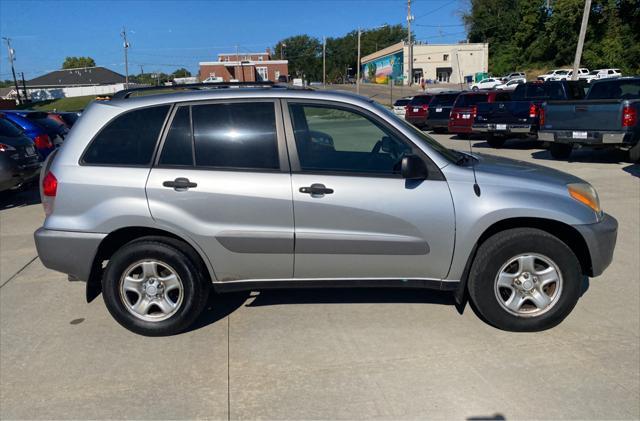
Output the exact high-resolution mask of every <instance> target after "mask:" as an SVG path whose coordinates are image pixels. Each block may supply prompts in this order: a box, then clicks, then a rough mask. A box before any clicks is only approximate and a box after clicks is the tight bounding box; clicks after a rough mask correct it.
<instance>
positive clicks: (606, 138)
mask: <svg viewBox="0 0 640 421" xmlns="http://www.w3.org/2000/svg"><path fill="white" fill-rule="evenodd" d="M576 133H586V137H585V138H575V137H574V131H573V130H554V131H539V132H538V140H542V141H544V142H556V143H579V144H583V145H624V144H627V145H629V146H632V145H633V144H634V143H636V142H633V133H631V132H600V131H587V130H581V131H576Z"/></svg>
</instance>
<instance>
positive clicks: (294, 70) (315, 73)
mask: <svg viewBox="0 0 640 421" xmlns="http://www.w3.org/2000/svg"><path fill="white" fill-rule="evenodd" d="M274 55H275V57H277V58H280V57H284V58H285V59H287V60H289V74H290V75H292V76H297V77H303V78H305V79H307V80H321V79H322V75H321V73H322V70H321V69H322V43H321V42H320V41H319V40H318V39H317V38H313V37H310V36H309V35H295V36H292V37H288V38H285V39H283V40H281V41H279V42H278V43H277V44H276V46H275V47H274Z"/></svg>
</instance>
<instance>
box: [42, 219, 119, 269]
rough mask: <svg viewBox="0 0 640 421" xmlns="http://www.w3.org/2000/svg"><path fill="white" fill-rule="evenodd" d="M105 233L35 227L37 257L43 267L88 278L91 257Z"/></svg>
mask: <svg viewBox="0 0 640 421" xmlns="http://www.w3.org/2000/svg"><path fill="white" fill-rule="evenodd" d="M106 236H107V234H100V233H92V232H73V231H58V230H50V229H45V228H44V227H42V228H38V230H37V231H36V232H35V233H34V239H35V242H36V249H37V251H38V257H40V260H41V261H42V264H43V265H45V267H47V268H49V269H52V270H55V271H58V272H62V273H66V274H69V275H71V276H73V277H74V278H78V279H79V280H82V281H87V280H88V279H89V275H90V274H91V267H92V265H93V259H94V258H95V256H96V253H97V251H98V247H99V246H100V243H101V242H102V240H103V239H104V238H105V237H106Z"/></svg>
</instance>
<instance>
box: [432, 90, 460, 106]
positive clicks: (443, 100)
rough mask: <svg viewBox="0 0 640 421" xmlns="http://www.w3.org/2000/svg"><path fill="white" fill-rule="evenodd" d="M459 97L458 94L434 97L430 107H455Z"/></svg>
mask: <svg viewBox="0 0 640 421" xmlns="http://www.w3.org/2000/svg"><path fill="white" fill-rule="evenodd" d="M457 97H458V93H455V94H440V95H436V96H434V97H433V99H432V100H431V103H430V104H429V105H430V106H434V105H444V106H445V107H446V106H448V105H453V103H454V102H455V101H456V98H457Z"/></svg>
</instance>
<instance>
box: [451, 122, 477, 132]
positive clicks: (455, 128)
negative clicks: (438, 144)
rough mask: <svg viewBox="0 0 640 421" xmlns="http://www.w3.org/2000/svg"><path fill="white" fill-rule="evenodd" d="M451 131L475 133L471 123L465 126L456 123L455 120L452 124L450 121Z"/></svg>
mask: <svg viewBox="0 0 640 421" xmlns="http://www.w3.org/2000/svg"><path fill="white" fill-rule="evenodd" d="M449 132H450V133H473V130H472V129H471V125H470V124H469V125H468V126H463V125H461V124H456V123H455V122H454V123H453V124H452V123H451V122H450V123H449Z"/></svg>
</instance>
